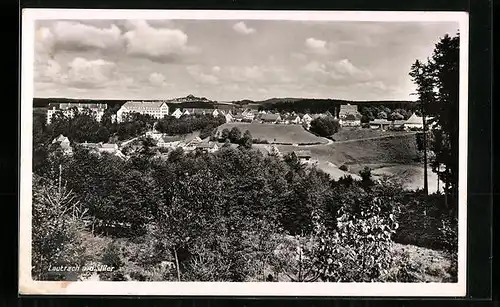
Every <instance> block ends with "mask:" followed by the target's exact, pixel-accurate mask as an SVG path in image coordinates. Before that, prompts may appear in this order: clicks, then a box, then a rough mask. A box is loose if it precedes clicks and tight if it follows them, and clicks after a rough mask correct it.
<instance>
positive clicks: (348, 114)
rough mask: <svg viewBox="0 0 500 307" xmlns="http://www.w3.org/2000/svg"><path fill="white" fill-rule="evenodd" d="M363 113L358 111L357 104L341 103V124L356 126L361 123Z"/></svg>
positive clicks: (339, 116)
mask: <svg viewBox="0 0 500 307" xmlns="http://www.w3.org/2000/svg"><path fill="white" fill-rule="evenodd" d="M361 117H362V116H361V113H359V111H358V106H357V105H351V104H343V105H340V111H339V115H338V118H339V123H340V125H341V126H343V127H344V126H347V127H356V126H360V125H361Z"/></svg>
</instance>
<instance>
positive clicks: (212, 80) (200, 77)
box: [186, 66, 219, 85]
mask: <svg viewBox="0 0 500 307" xmlns="http://www.w3.org/2000/svg"><path fill="white" fill-rule="evenodd" d="M186 70H187V72H188V73H189V75H190V76H191V77H192V78H193V79H194V80H195V81H196V82H198V83H202V84H210V85H216V84H219V78H218V77H216V76H214V75H212V74H209V73H205V72H203V71H202V70H201V68H200V67H199V66H188V67H186Z"/></svg>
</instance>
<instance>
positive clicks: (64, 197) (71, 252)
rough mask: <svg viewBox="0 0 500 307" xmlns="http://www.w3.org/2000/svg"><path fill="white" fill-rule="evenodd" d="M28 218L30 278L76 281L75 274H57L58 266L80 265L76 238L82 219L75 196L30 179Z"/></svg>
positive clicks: (80, 252) (79, 244)
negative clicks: (30, 227)
mask: <svg viewBox="0 0 500 307" xmlns="http://www.w3.org/2000/svg"><path fill="white" fill-rule="evenodd" d="M32 212H33V217H32V223H33V224H32V227H33V230H32V232H31V233H32V261H33V268H32V276H33V279H35V280H76V278H77V277H78V273H75V274H67V273H61V270H53V268H56V267H59V266H75V265H80V266H82V265H83V264H84V261H85V259H84V258H83V255H84V252H85V250H84V247H83V244H82V241H81V237H80V236H79V234H80V232H81V231H83V229H84V228H85V222H86V216H85V213H86V211H84V209H83V208H82V206H81V203H80V202H79V201H78V200H77V199H76V197H75V194H74V193H72V192H71V191H69V190H68V189H66V186H65V185H63V184H62V183H59V185H57V184H55V183H54V182H52V181H49V180H46V179H43V178H40V177H38V176H35V177H34V180H33V211H32Z"/></svg>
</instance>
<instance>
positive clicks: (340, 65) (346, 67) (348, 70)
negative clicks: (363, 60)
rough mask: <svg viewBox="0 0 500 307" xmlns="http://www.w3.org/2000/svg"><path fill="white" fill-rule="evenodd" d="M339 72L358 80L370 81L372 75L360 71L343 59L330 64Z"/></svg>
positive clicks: (365, 71) (366, 71)
mask: <svg viewBox="0 0 500 307" xmlns="http://www.w3.org/2000/svg"><path fill="white" fill-rule="evenodd" d="M330 65H331V66H332V67H333V68H334V69H335V70H336V71H337V72H339V73H340V74H343V75H347V76H351V77H353V78H356V79H358V80H368V79H370V78H372V74H371V73H370V72H369V71H368V70H363V69H359V68H357V67H356V66H354V65H353V64H352V63H351V61H349V60H348V59H343V60H340V61H338V62H334V63H331V64H330Z"/></svg>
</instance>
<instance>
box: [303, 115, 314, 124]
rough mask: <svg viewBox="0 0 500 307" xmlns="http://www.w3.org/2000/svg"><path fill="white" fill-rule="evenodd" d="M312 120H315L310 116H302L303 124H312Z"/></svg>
mask: <svg viewBox="0 0 500 307" xmlns="http://www.w3.org/2000/svg"><path fill="white" fill-rule="evenodd" d="M312 120H313V118H312V116H311V115H309V114H305V115H304V116H302V123H303V124H310V123H311V122H312Z"/></svg>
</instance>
